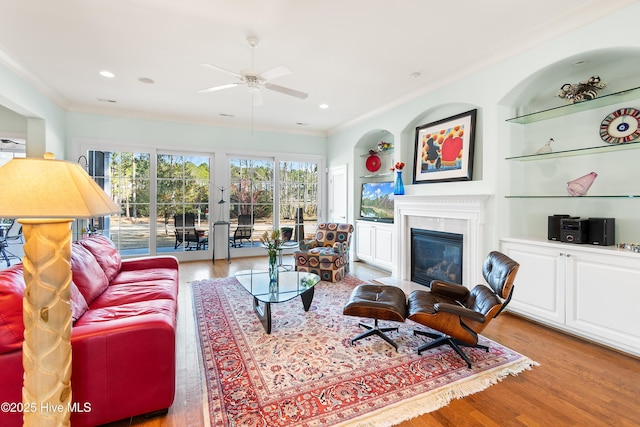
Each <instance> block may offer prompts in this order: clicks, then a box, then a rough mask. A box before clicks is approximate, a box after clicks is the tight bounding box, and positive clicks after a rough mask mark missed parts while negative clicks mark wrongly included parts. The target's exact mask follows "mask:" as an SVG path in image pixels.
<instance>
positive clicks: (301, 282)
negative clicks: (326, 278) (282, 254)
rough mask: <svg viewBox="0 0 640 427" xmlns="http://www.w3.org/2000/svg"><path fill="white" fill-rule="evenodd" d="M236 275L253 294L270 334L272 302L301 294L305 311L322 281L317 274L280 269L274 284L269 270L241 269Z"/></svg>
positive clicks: (258, 314) (262, 320) (255, 307)
mask: <svg viewBox="0 0 640 427" xmlns="http://www.w3.org/2000/svg"><path fill="white" fill-rule="evenodd" d="M234 276H235V278H236V279H237V280H238V282H240V284H241V285H242V287H243V288H245V289H246V290H247V292H249V293H250V294H251V296H253V309H254V311H255V312H256V315H257V316H258V319H260V322H261V323H262V326H264V329H265V331H267V333H268V334H270V333H271V304H274V303H280V302H285V301H289V300H291V299H293V298H295V297H297V296H300V298H301V299H302V307H303V308H304V311H309V307H311V302H312V301H313V292H314V291H313V288H314V286H315V285H316V284H317V283H318V282H319V281H320V276H318V275H317V274H314V273H302V272H299V271H279V272H278V280H277V283H276V284H274V285H273V286H269V273H268V272H267V271H258V270H241V271H238V272H237V273H235V275H234ZM260 303H262V305H263V306H261V305H260Z"/></svg>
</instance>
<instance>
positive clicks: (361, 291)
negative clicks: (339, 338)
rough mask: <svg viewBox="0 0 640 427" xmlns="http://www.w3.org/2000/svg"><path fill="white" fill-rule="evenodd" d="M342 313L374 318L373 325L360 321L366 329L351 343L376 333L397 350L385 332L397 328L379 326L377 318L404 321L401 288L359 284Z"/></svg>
mask: <svg viewBox="0 0 640 427" xmlns="http://www.w3.org/2000/svg"><path fill="white" fill-rule="evenodd" d="M342 313H343V314H345V315H347V316H356V317H367V318H369V319H374V324H373V326H371V325H366V324H364V323H362V322H361V323H360V326H362V327H363V328H366V329H367V331H366V332H364V333H362V334H360V335H358V336H357V337H355V338H353V339H352V340H351V343H352V344H353V343H355V342H356V341H357V340H359V339H362V338H366V337H368V336H371V335H378V336H379V337H381V338H382V339H384V340H385V341H386V342H388V343H389V344H391V345H392V346H393V347H394V348H395V349H396V351H398V345H397V344H396V343H395V342H394V341H393V340H392V339H391V338H389V337H388V336H387V335H386V334H385V332H389V331H397V330H398V328H397V327H395V328H380V327H378V320H391V321H394V322H404V319H405V318H406V317H407V297H406V295H405V294H404V292H403V291H402V289H400V288H398V287H395V286H385V285H374V284H363V285H359V286H357V287H356V288H355V289H354V290H353V292H352V293H351V297H350V298H349V301H348V302H347V304H346V305H345V306H344V309H343V311H342Z"/></svg>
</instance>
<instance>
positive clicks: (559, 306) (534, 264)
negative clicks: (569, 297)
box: [502, 242, 566, 325]
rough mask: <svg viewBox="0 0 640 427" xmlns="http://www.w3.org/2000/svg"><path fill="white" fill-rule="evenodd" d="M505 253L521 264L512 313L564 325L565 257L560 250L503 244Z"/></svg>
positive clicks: (515, 284) (511, 306)
mask: <svg viewBox="0 0 640 427" xmlns="http://www.w3.org/2000/svg"><path fill="white" fill-rule="evenodd" d="M502 251H503V252H504V253H505V254H506V255H507V256H509V257H511V258H512V259H513V260H514V261H516V262H518V263H519V264H520V269H519V270H518V274H517V276H516V280H515V282H514V290H513V297H512V299H511V302H510V303H509V305H508V306H507V309H508V310H509V311H513V312H514V313H519V314H522V315H525V316H528V317H531V318H533V319H536V320H539V321H541V322H545V323H551V324H554V325H563V324H564V321H565V258H566V257H565V256H564V255H563V254H561V253H560V252H559V251H558V250H555V249H552V248H544V247H538V246H533V245H525V244H519V243H512V242H503V243H502Z"/></svg>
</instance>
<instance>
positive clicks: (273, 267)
mask: <svg viewBox="0 0 640 427" xmlns="http://www.w3.org/2000/svg"><path fill="white" fill-rule="evenodd" d="M260 243H262V245H263V246H264V247H265V248H266V249H267V254H268V255H269V292H276V291H277V286H278V262H277V257H278V251H280V250H282V243H283V241H282V239H281V238H280V230H273V231H271V233H269V232H268V231H265V232H264V233H263V234H262V236H260Z"/></svg>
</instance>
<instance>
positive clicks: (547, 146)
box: [536, 138, 553, 154]
mask: <svg viewBox="0 0 640 427" xmlns="http://www.w3.org/2000/svg"><path fill="white" fill-rule="evenodd" d="M552 142H553V138H549V140H548V141H547V142H545V143H544V145H543V146H542V147H540V148H539V149H538V151H536V154H549V153H551V152H553V149H552V148H551V143H552Z"/></svg>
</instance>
